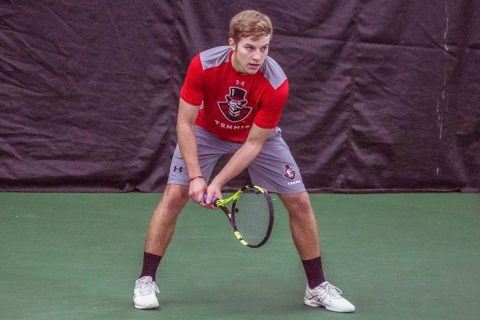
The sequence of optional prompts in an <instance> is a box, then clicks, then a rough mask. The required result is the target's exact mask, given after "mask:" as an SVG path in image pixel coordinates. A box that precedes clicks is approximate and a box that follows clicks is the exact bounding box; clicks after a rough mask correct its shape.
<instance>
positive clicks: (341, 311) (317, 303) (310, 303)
mask: <svg viewBox="0 0 480 320" xmlns="http://www.w3.org/2000/svg"><path fill="white" fill-rule="evenodd" d="M303 303H305V305H307V306H309V307H313V308H325V310H328V311H333V312H340V313H350V312H354V311H355V309H353V310H339V309H335V308H331V307H327V306H325V305H323V304H321V303H319V302H316V301H315V302H313V301H308V300H304V301H303Z"/></svg>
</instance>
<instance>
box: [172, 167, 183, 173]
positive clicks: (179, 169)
mask: <svg viewBox="0 0 480 320" xmlns="http://www.w3.org/2000/svg"><path fill="white" fill-rule="evenodd" d="M177 171H178V172H183V167H177V166H173V172H177Z"/></svg>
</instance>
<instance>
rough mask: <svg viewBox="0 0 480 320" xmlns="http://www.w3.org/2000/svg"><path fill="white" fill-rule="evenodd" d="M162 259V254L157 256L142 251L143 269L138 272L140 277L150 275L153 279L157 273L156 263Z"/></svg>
mask: <svg viewBox="0 0 480 320" xmlns="http://www.w3.org/2000/svg"><path fill="white" fill-rule="evenodd" d="M160 260H162V256H157V255H155V254H151V253H148V252H144V253H143V269H142V273H141V274H140V278H141V277H145V276H150V277H152V279H153V281H155V275H156V274H157V269H158V265H159V264H160Z"/></svg>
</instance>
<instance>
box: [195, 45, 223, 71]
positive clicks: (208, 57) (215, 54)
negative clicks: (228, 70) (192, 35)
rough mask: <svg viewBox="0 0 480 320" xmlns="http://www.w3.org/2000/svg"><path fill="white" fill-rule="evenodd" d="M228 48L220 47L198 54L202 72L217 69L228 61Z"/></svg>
mask: <svg viewBox="0 0 480 320" xmlns="http://www.w3.org/2000/svg"><path fill="white" fill-rule="evenodd" d="M229 54H230V47H229V46H221V47H215V48H212V49H208V50H205V51H202V52H200V61H201V62H202V67H203V70H206V69H209V68H213V67H217V66H219V65H221V64H222V63H225V62H227V61H228V59H229Z"/></svg>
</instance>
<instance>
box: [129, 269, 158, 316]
mask: <svg viewBox="0 0 480 320" xmlns="http://www.w3.org/2000/svg"><path fill="white" fill-rule="evenodd" d="M156 293H160V290H158V287H157V285H156V283H155V281H153V279H152V277H150V276H145V277H141V278H140V279H138V280H137V281H135V289H134V290H133V303H134V304H135V308H137V309H155V308H158V305H159V304H158V299H157V296H156Z"/></svg>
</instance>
